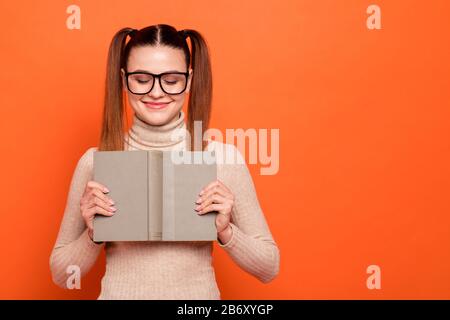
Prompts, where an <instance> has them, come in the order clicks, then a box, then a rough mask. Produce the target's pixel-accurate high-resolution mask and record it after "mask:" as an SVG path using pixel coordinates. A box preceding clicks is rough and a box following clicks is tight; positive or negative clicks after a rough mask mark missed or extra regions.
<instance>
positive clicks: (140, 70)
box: [130, 69, 184, 73]
mask: <svg viewBox="0 0 450 320" xmlns="http://www.w3.org/2000/svg"><path fill="white" fill-rule="evenodd" d="M131 72H145V73H151V72H150V71H148V70H142V69H137V70H134V71H130V73H131ZM167 72H183V73H184V71H179V70H167V71H164V72H162V73H167Z"/></svg>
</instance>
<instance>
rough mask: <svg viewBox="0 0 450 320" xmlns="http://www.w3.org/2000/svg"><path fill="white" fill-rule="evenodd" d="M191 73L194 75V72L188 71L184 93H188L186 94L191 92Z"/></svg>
mask: <svg viewBox="0 0 450 320" xmlns="http://www.w3.org/2000/svg"><path fill="white" fill-rule="evenodd" d="M193 73H194V71H193V70H192V69H189V76H188V83H187V86H186V92H188V93H189V91H190V90H191V82H192V76H193Z"/></svg>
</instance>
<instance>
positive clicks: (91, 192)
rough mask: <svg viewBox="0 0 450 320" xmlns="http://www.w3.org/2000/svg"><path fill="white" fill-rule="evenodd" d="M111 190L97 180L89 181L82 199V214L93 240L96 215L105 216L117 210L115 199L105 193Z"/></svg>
mask: <svg viewBox="0 0 450 320" xmlns="http://www.w3.org/2000/svg"><path fill="white" fill-rule="evenodd" d="M105 192H106V193H107V192H109V190H108V189H107V188H106V187H105V186H104V185H102V184H100V183H98V182H96V181H92V180H91V181H88V183H87V184H86V188H85V190H84V193H83V196H82V197H81V200H80V208H81V216H82V217H83V219H84V222H85V224H86V226H87V228H88V234H89V237H90V238H91V240H93V239H94V225H93V221H94V216H95V215H96V214H101V215H104V216H108V217H110V216H112V215H114V212H115V211H116V208H115V207H114V201H113V200H112V199H111V198H109V197H108V196H107V195H105V194H104V193H105Z"/></svg>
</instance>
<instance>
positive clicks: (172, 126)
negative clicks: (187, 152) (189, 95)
mask: <svg viewBox="0 0 450 320" xmlns="http://www.w3.org/2000/svg"><path fill="white" fill-rule="evenodd" d="M184 118H185V115H184V112H183V110H180V113H179V114H178V118H175V120H173V121H171V122H169V123H166V124H163V125H160V126H155V125H151V124H149V123H147V122H145V121H143V120H141V119H140V118H138V116H137V115H136V113H133V122H132V125H131V127H130V129H129V130H128V133H127V134H126V135H125V147H126V148H127V147H128V150H149V149H160V150H164V149H177V150H184V149H185V146H186V140H185V138H186V123H185V122H184Z"/></svg>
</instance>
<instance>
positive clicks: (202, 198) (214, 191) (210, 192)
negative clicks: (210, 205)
mask: <svg viewBox="0 0 450 320" xmlns="http://www.w3.org/2000/svg"><path fill="white" fill-rule="evenodd" d="M213 194H219V195H221V196H222V197H224V198H227V199H230V200H231V199H233V195H232V194H230V193H228V192H226V190H224V189H223V188H222V187H219V186H215V187H212V188H209V189H207V190H206V191H205V192H204V193H203V195H201V196H199V197H198V199H197V201H195V203H197V204H200V203H202V202H203V201H205V199H207V198H209V197H210V196H211V195H213Z"/></svg>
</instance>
